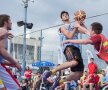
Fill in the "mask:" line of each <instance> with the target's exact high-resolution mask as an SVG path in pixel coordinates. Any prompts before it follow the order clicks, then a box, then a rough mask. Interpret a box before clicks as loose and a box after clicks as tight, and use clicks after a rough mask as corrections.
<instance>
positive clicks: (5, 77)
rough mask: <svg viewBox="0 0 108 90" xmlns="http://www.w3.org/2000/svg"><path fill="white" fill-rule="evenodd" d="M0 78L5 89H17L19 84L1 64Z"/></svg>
mask: <svg viewBox="0 0 108 90" xmlns="http://www.w3.org/2000/svg"><path fill="white" fill-rule="evenodd" d="M0 78H1V79H2V81H3V84H4V86H5V87H6V89H7V90H19V89H20V84H19V83H18V81H17V80H16V79H15V77H14V75H12V73H11V72H10V70H9V69H7V68H6V67H5V66H4V65H3V64H0Z"/></svg>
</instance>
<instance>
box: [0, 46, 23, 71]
mask: <svg viewBox="0 0 108 90" xmlns="http://www.w3.org/2000/svg"><path fill="white" fill-rule="evenodd" d="M0 55H1V56H3V57H4V59H5V60H7V61H8V62H5V64H9V63H10V64H11V65H15V67H17V69H18V70H19V71H21V66H20V64H19V63H18V62H17V61H16V60H15V59H14V58H13V57H12V56H11V55H10V54H9V53H8V52H7V51H6V49H5V48H3V47H0Z"/></svg>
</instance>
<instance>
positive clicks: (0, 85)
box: [0, 79, 4, 90]
mask: <svg viewBox="0 0 108 90" xmlns="http://www.w3.org/2000/svg"><path fill="white" fill-rule="evenodd" d="M1 88H4V85H3V82H2V80H1V79H0V90H1Z"/></svg>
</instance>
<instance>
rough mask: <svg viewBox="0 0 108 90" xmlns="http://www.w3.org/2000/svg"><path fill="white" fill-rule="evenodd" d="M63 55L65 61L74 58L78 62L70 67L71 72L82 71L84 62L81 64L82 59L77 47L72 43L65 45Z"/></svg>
mask: <svg viewBox="0 0 108 90" xmlns="http://www.w3.org/2000/svg"><path fill="white" fill-rule="evenodd" d="M64 55H65V57H66V60H67V61H72V60H76V61H77V62H78V64H77V65H76V66H75V67H71V71H72V72H76V71H82V72H83V70H84V64H83V59H82V56H81V52H80V49H79V48H77V47H75V46H73V45H69V46H66V48H65V50H64Z"/></svg>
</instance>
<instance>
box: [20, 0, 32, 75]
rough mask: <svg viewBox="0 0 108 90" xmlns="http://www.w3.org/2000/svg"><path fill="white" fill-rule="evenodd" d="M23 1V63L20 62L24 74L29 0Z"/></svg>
mask: <svg viewBox="0 0 108 90" xmlns="http://www.w3.org/2000/svg"><path fill="white" fill-rule="evenodd" d="M22 1H23V3H24V23H25V24H24V37H23V63H22V73H21V75H22V76H23V75H24V71H25V67H26V29H27V8H28V2H29V1H30V0H22Z"/></svg>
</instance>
